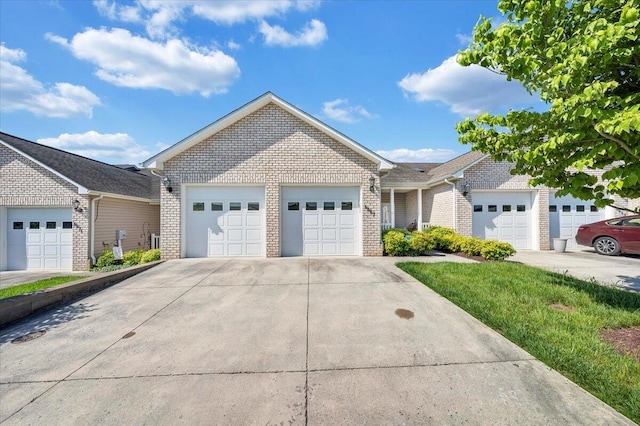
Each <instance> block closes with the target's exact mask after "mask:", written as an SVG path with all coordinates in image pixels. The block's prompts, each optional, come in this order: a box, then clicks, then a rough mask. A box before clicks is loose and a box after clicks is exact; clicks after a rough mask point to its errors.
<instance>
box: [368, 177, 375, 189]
mask: <svg viewBox="0 0 640 426" xmlns="http://www.w3.org/2000/svg"><path fill="white" fill-rule="evenodd" d="M369 191H371V192H376V177H375V176H371V177H370V178H369Z"/></svg>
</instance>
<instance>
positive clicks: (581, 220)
mask: <svg viewBox="0 0 640 426" xmlns="http://www.w3.org/2000/svg"><path fill="white" fill-rule="evenodd" d="M604 219H605V217H604V209H599V208H598V207H596V206H595V205H594V204H593V201H584V200H580V199H577V198H573V197H571V196H569V195H567V196H564V197H558V198H556V196H555V194H550V195H549V237H550V243H551V248H553V239H554V238H566V239H567V248H568V249H575V248H579V247H580V246H578V244H577V243H576V238H575V237H576V232H578V228H579V227H580V225H584V224H585V223H592V222H598V221H600V220H604Z"/></svg>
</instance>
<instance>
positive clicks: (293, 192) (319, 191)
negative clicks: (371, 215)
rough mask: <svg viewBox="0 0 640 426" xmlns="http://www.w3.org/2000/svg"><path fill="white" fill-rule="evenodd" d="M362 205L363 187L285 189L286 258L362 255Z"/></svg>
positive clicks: (283, 229)
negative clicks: (360, 220) (360, 222)
mask: <svg viewBox="0 0 640 426" xmlns="http://www.w3.org/2000/svg"><path fill="white" fill-rule="evenodd" d="M359 205H360V188H359V187H299V188H294V187H290V188H283V190H282V193H281V212H282V221H281V241H282V250H281V253H282V255H283V256H300V255H303V256H322V255H327V256H333V255H338V256H339V255H355V254H358V251H359V246H360V244H359V243H360V241H359V238H360V233H359V219H360V207H359ZM292 206H293V208H292ZM298 207H299V208H298Z"/></svg>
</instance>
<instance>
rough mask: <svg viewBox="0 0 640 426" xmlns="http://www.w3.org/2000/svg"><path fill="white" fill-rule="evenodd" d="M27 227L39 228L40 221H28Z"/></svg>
mask: <svg viewBox="0 0 640 426" xmlns="http://www.w3.org/2000/svg"><path fill="white" fill-rule="evenodd" d="M29 229H40V222H29Z"/></svg>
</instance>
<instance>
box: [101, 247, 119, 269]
mask: <svg viewBox="0 0 640 426" xmlns="http://www.w3.org/2000/svg"><path fill="white" fill-rule="evenodd" d="M115 264H116V260H115V258H114V257H113V250H111V249H107V250H105V251H103V252H102V254H101V255H100V257H99V258H98V260H97V261H96V268H104V267H105V266H111V265H115Z"/></svg>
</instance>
